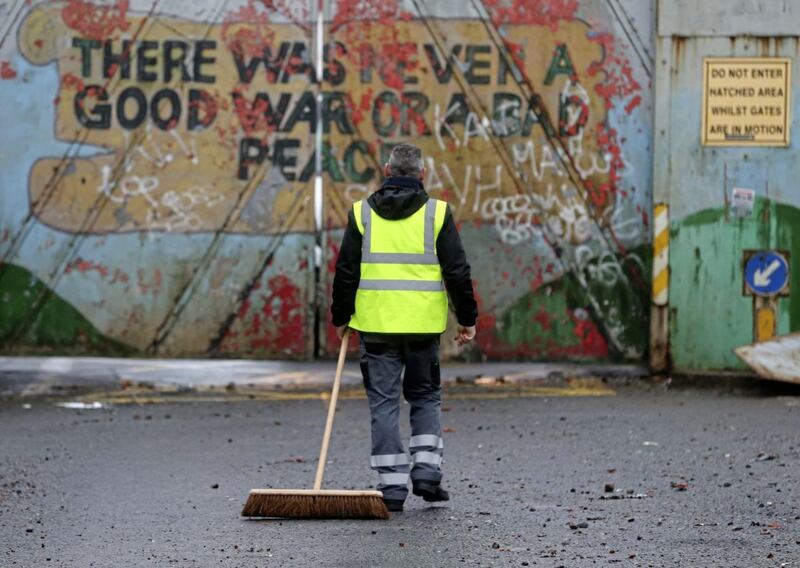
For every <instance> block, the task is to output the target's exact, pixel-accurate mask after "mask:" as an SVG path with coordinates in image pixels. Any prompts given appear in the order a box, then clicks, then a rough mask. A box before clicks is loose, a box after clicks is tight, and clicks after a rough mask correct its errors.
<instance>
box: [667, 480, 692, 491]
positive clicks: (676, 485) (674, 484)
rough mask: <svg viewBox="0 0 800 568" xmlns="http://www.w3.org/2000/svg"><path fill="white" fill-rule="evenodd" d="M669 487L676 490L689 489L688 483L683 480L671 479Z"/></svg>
mask: <svg viewBox="0 0 800 568" xmlns="http://www.w3.org/2000/svg"><path fill="white" fill-rule="evenodd" d="M669 486H670V487H672V488H673V489H675V490H676V491H686V490H687V489H689V484H688V483H686V482H685V481H671V482H670V484H669Z"/></svg>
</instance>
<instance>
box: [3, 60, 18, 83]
mask: <svg viewBox="0 0 800 568" xmlns="http://www.w3.org/2000/svg"><path fill="white" fill-rule="evenodd" d="M16 76H17V72H16V70H15V69H14V68H13V67H12V66H11V63H10V62H8V61H3V62H0V79H14V78H15V77H16Z"/></svg>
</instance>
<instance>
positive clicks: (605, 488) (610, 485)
mask: <svg viewBox="0 0 800 568" xmlns="http://www.w3.org/2000/svg"><path fill="white" fill-rule="evenodd" d="M603 491H604V492H605V493H613V492H614V484H613V483H606V484H605V485H603Z"/></svg>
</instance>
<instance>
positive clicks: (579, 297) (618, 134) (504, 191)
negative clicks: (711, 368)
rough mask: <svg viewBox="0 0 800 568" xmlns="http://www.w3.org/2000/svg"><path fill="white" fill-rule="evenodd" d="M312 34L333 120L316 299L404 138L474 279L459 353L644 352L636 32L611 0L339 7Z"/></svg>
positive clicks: (643, 182)
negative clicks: (417, 152)
mask: <svg viewBox="0 0 800 568" xmlns="http://www.w3.org/2000/svg"><path fill="white" fill-rule="evenodd" d="M645 12H646V13H647V14H649V15H650V16H652V8H650V9H649V10H648V11H645ZM637 17H638V18H639V19H641V13H640V14H639V15H638V16H637ZM646 20H647V26H649V25H650V23H649V20H650V18H646ZM590 22H591V23H590ZM327 26H328V28H329V33H328V37H329V39H330V41H331V42H334V45H336V46H337V48H338V49H340V50H341V56H340V58H339V59H338V65H337V67H336V68H337V72H338V75H337V78H338V82H336V84H331V85H330V86H327V87H326V88H328V89H330V93H332V96H334V95H333V93H341V98H342V99H343V104H345V105H346V110H347V113H346V117H347V121H344V120H343V123H342V125H338V126H336V127H332V128H331V131H330V133H329V134H328V136H329V140H330V147H331V149H332V151H333V152H334V153H335V155H334V156H333V159H332V160H330V162H329V163H330V166H331V167H330V169H328V170H326V187H327V189H326V192H325V197H326V202H325V203H326V207H325V215H326V217H325V223H326V225H325V227H326V234H325V237H326V246H325V249H324V253H325V255H326V260H325V262H324V263H323V267H324V268H326V269H327V270H326V271H324V274H323V282H325V283H326V284H327V286H328V289H329V285H330V277H331V275H332V274H331V273H332V270H333V266H334V261H335V255H336V253H337V247H338V244H339V240H340V238H341V227H342V226H343V225H344V223H345V219H346V213H347V211H348V209H349V207H350V206H351V204H352V202H353V201H355V200H357V199H361V198H362V197H364V196H366V195H367V194H368V193H369V192H370V191H372V190H374V189H375V188H376V187H377V186H378V185H379V183H380V170H381V166H382V164H383V163H384V162H385V156H386V155H387V153H388V151H390V148H391V145H392V144H393V143H396V142H399V141H409V142H412V143H416V144H418V145H420V146H421V147H422V148H423V151H424V153H425V155H426V159H427V162H426V164H427V168H428V173H427V178H426V180H425V185H426V188H427V189H428V191H429V192H430V193H431V195H432V196H434V197H437V198H440V199H445V200H447V201H448V202H449V203H450V206H451V208H452V210H453V213H454V215H455V216H456V218H457V221H458V224H459V227H460V231H461V235H462V239H463V241H464V243H465V246H466V249H467V254H468V257H469V260H470V262H471V264H472V267H473V278H474V281H475V288H476V292H477V295H478V300H479V305H480V313H481V315H480V318H479V322H478V327H479V332H478V341H477V347H475V348H473V353H472V355H471V356H474V357H483V358H533V359H562V358H586V359H607V358H628V359H640V358H641V357H643V355H644V352H645V347H646V336H647V334H646V331H645V330H646V329H647V318H648V309H649V308H648V297H649V288H650V285H649V280H650V276H649V272H650V271H649V268H648V265H649V252H648V249H647V246H646V245H647V242H648V240H649V236H648V233H649V215H648V211H649V209H650V203H651V197H650V195H651V193H650V192H651V181H650V164H651V151H650V137H651V134H652V127H651V121H650V112H651V93H650V74H651V73H652V58H651V54H652V47H650V46H649V42H650V38H651V37H652V27H651V26H650V27H647V29H645V30H643V32H642V33H639V31H638V29H637V24H636V23H634V19H633V18H632V17H631V16H630V15H629V14H628V13H627V12H626V3H625V2H620V1H616V0H615V1H613V2H609V3H607V4H606V3H597V2H588V1H587V2H575V1H560V0H552V1H546V2H538V3H530V2H523V1H521V0H514V1H501V0H489V1H487V0H483V1H480V0H476V1H470V2H433V1H430V0H428V1H424V0H412V1H409V2H404V3H395V2H388V3H387V2H378V1H374V2H372V1H368V2H364V1H359V2H352V1H350V0H339V1H338V2H335V3H334V10H333V13H332V14H331V18H330V19H329V20H328V22H327ZM643 38H645V39H643ZM336 96H338V95H336ZM326 296H327V294H326ZM453 323H454V322H451V325H450V329H451V330H452V328H453V327H454V326H453V325H452V324H453ZM323 338H324V339H326V340H327V343H328V345H327V350H328V352H331V351H333V350H334V349H335V346H336V342H335V336H334V335H333V333H332V330H331V329H330V327H329V328H328V330H327V332H326V333H325V334H324V335H323ZM444 345H445V346H446V347H445V348H444V350H445V352H446V353H447V355H450V356H454V355H456V353H455V349H454V348H451V347H450V346H451V345H452V342H451V341H445V342H444Z"/></svg>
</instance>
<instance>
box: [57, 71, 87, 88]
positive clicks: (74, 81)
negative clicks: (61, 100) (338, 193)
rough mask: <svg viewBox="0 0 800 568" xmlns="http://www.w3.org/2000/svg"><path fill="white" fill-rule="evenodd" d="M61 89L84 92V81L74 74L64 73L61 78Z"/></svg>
mask: <svg viewBox="0 0 800 568" xmlns="http://www.w3.org/2000/svg"><path fill="white" fill-rule="evenodd" d="M61 88H62V89H75V90H76V91H82V90H83V89H84V83H83V79H81V78H80V77H78V76H77V75H75V74H73V73H64V74H63V75H62V76H61Z"/></svg>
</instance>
